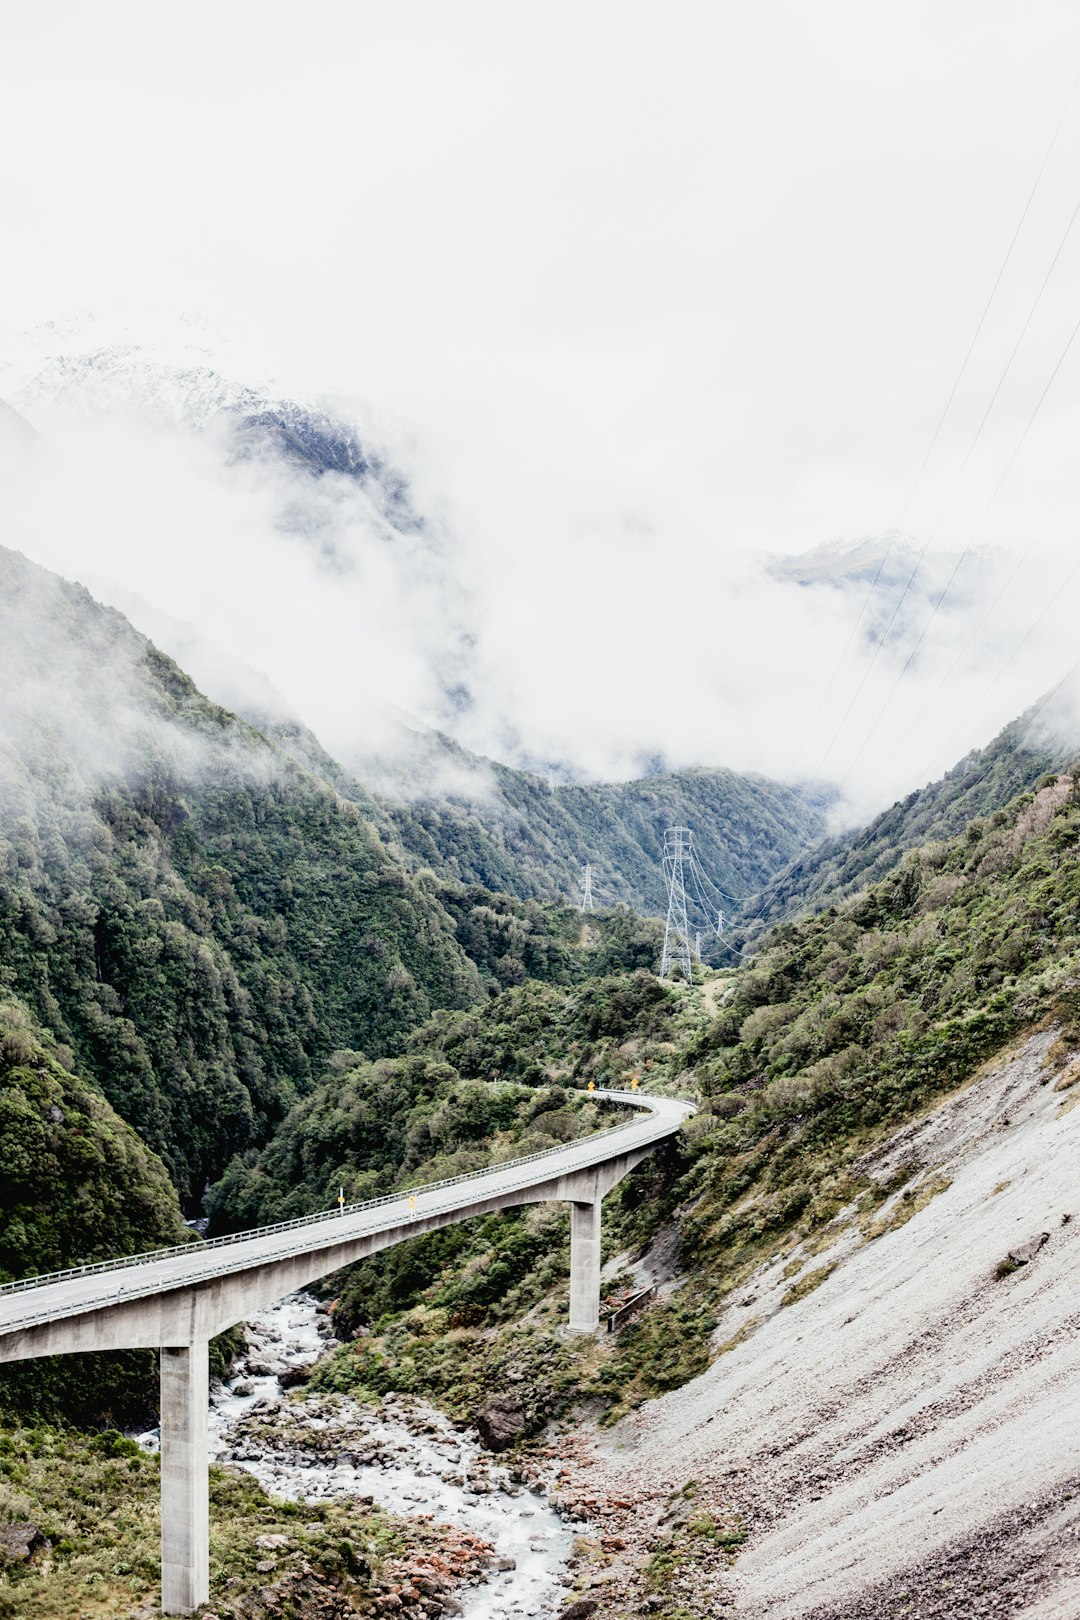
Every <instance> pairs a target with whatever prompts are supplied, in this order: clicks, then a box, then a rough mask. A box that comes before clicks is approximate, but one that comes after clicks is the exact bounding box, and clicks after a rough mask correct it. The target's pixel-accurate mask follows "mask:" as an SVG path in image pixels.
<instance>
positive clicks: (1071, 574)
mask: <svg viewBox="0 0 1080 1620" xmlns="http://www.w3.org/2000/svg"><path fill="white" fill-rule="evenodd" d="M1077 574H1080V560H1078V561H1077V562H1075V563H1073V565H1072V567H1071V568H1070V569H1069V571H1068V573H1067V574H1066V575H1065V578H1064V579H1063V580H1062V581H1061V584H1060V585H1059V586H1058V588H1057V590H1056V591H1054V593H1053V595H1052V596H1051V598H1050V600H1049V602H1047V604H1046V606H1045V607H1044V608H1043V610H1042V612H1041V613H1040V614H1039V616H1038V618H1037V619H1036V620H1035V621H1034V623H1033V624H1031V625H1029V626H1028V628H1027V630H1026V631H1025V632H1024V634H1023V635H1022V636H1021V638H1020V640H1019V641H1018V642H1017V644H1016V646H1015V647H1014V648H1013V650H1012V652H1011V653H1010V654H1009V656H1008V658H1006V660H1005V662H1004V663H1003V664H1002V666H1001V668H1000V669H999V670H998V672H997V674H996V675H995V676H994V678H993V680H992V681H991V682H990V684H989V686H987V687H986V689H985V690H984V691H983V693H982V695H981V696H980V697H979V698H978V699H977V700H976V701H975V702H974V703H973V704H972V705H971V707H970V708H969V709H968V711H967V713H966V714H965V715H964V718H963V719H962V720H961V722H960V724H959V725H958V726H957V727H956V729H955V730H954V731H953V732H952V734H951V735H950V736H949V737H948V738H947V739H946V740H945V742H943V743H942V744H941V746H940V747H939V748H938V749H937V751H936V753H935V754H934V756H933V759H932V760H931V761H930V765H931V769H932V768H933V765H934V762H935V761H936V760H937V758H938V756H939V755H941V754H943V753H944V752H945V750H946V749H947V748H948V747H949V746H950V745H951V743H952V741H953V739H954V738H955V737H956V736H957V735H958V734H959V733H960V732H961V731H962V730H963V729H964V727H965V726H966V724H967V722H968V720H969V719H970V718H971V716H972V715H973V714H974V713H975V711H976V710H977V709H980V708H981V707H982V705H983V704H984V703H985V702H986V700H987V698H988V697H989V696H990V693H991V692H992V691H993V690H994V687H995V686H996V685H997V683H998V681H1000V680H1001V678H1002V676H1003V675H1004V674H1005V671H1006V670H1007V669H1008V668H1009V665H1010V664H1011V663H1012V661H1013V659H1014V658H1016V657H1018V656H1019V654H1020V653H1021V652H1022V651H1023V649H1024V647H1025V646H1026V645H1027V643H1028V642H1029V641H1030V640H1031V638H1032V636H1033V635H1034V634H1035V632H1036V630H1037V629H1038V628H1039V626H1040V624H1041V623H1042V621H1043V620H1044V619H1045V618H1046V615H1047V614H1048V613H1049V612H1050V609H1051V608H1052V607H1053V606H1054V603H1055V602H1056V601H1057V600H1058V599H1059V597H1060V596H1061V595H1062V593H1063V592H1064V591H1065V590H1066V589H1067V587H1068V586H1069V585H1070V584H1071V583H1072V581H1073V580H1074V579H1075V578H1076V576H1077ZM1078 667H1080V664H1074V665H1073V669H1076V668H1078ZM1071 673H1072V671H1070V674H1071ZM1066 679H1068V677H1067V676H1066ZM1062 684H1063V682H1059V683H1058V686H1057V687H1055V688H1054V690H1055V692H1056V691H1058V690H1059V688H1060V686H1061V685H1062Z"/></svg>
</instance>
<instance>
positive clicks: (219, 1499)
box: [0, 1428, 444, 1620]
mask: <svg viewBox="0 0 1080 1620" xmlns="http://www.w3.org/2000/svg"><path fill="white" fill-rule="evenodd" d="M159 1489H160V1480H159V1470H158V1460H157V1458H156V1457H152V1456H148V1455H147V1454H146V1453H144V1452H142V1451H141V1450H140V1449H139V1447H138V1446H137V1445H136V1444H135V1443H134V1441H131V1440H127V1439H125V1438H124V1437H122V1436H121V1435H119V1434H116V1433H115V1432H106V1433H102V1434H99V1435H95V1436H87V1435H83V1434H79V1433H76V1432H75V1431H72V1430H62V1429H53V1428H36V1429H19V1428H16V1429H9V1430H8V1431H7V1432H6V1433H5V1434H4V1435H3V1436H2V1437H0V1520H5V1521H11V1520H15V1521H29V1522H31V1523H33V1524H35V1525H37V1526H38V1527H39V1528H40V1530H41V1531H42V1532H43V1533H44V1534H45V1535H46V1536H47V1537H48V1539H49V1541H50V1542H51V1547H50V1548H49V1549H48V1550H45V1551H40V1552H38V1553H36V1554H35V1555H34V1556H33V1558H32V1559H30V1560H29V1561H28V1562H26V1563H23V1564H5V1563H3V1562H0V1620H128V1617H131V1620H135V1617H136V1616H138V1617H146V1616H147V1615H149V1614H152V1613H154V1612H155V1611H156V1605H157V1604H158V1602H159V1594H160V1585H159V1556H160V1513H159V1502H158V1496H159ZM266 1536H279V1537H284V1538H286V1542H285V1544H284V1545H282V1546H280V1547H271V1548H269V1549H268V1548H267V1547H266V1546H260V1545H259V1541H260V1539H261V1538H265V1537H266ZM443 1542H444V1536H443V1533H442V1532H441V1530H440V1528H439V1527H438V1526H433V1525H431V1524H430V1523H423V1522H419V1521H403V1520H400V1519H394V1518H392V1517H390V1516H389V1515H386V1514H384V1513H382V1512H381V1511H380V1510H379V1509H378V1508H376V1507H374V1506H371V1505H367V1504H363V1503H357V1502H354V1501H348V1500H342V1501H339V1502H334V1503H326V1504H320V1505H319V1506H317V1507H314V1506H306V1505H302V1504H295V1503H289V1502H281V1501H277V1500H275V1499H273V1498H271V1497H269V1496H268V1495H267V1494H266V1493H265V1492H264V1491H263V1490H262V1489H261V1488H260V1487H259V1486H258V1484H257V1483H256V1482H255V1481H254V1480H253V1479H252V1478H251V1477H250V1476H249V1475H246V1474H244V1473H241V1472H239V1471H237V1470H232V1469H224V1468H212V1469H211V1471H210V1568H211V1603H210V1607H211V1608H212V1609H213V1611H214V1613H215V1614H217V1615H219V1616H221V1617H222V1620H226V1617H227V1616H229V1615H231V1614H234V1613H239V1612H243V1614H244V1615H245V1616H246V1615H248V1614H251V1615H255V1614H261V1613H262V1612H263V1609H262V1607H261V1606H260V1604H261V1601H262V1600H261V1599H260V1598H259V1594H260V1592H262V1591H263V1590H264V1589H266V1588H267V1587H268V1586H270V1585H272V1584H273V1583H274V1582H275V1581H277V1580H279V1579H280V1578H281V1577H285V1578H286V1581H285V1586H284V1588H283V1590H282V1598H281V1607H280V1608H279V1609H278V1610H277V1611H275V1612H276V1613H278V1615H279V1617H280V1616H288V1615H290V1614H293V1613H295V1614H296V1615H297V1616H298V1617H299V1616H303V1615H304V1614H305V1613H319V1614H322V1612H323V1609H322V1608H317V1607H314V1606H312V1607H310V1608H309V1609H307V1610H305V1608H304V1607H303V1603H304V1601H305V1600H304V1599H303V1598H302V1597H301V1598H300V1599H299V1603H300V1606H299V1607H295V1608H292V1607H290V1603H291V1602H293V1601H295V1600H294V1599H293V1598H291V1597H290V1596H289V1593H288V1584H289V1583H288V1579H287V1578H288V1575H289V1572H290V1570H292V1571H294V1572H296V1573H297V1574H300V1573H301V1572H304V1577H305V1586H306V1590H307V1592H308V1598H307V1599H306V1601H307V1602H308V1603H309V1604H312V1605H314V1604H315V1602H316V1601H317V1600H320V1601H324V1600H326V1599H327V1598H328V1597H329V1596H330V1595H331V1594H333V1595H334V1596H335V1597H336V1599H337V1600H338V1601H339V1603H340V1604H341V1605H343V1607H341V1609H340V1612H341V1613H342V1614H352V1613H356V1614H359V1615H363V1614H366V1613H368V1612H369V1609H370V1603H371V1601H372V1598H373V1587H374V1585H375V1583H377V1582H378V1581H379V1579H380V1577H381V1576H383V1575H385V1573H386V1571H387V1570H388V1569H393V1568H394V1567H395V1561H397V1560H402V1559H403V1558H405V1557H406V1556H408V1557H415V1556H416V1555H417V1554H421V1555H422V1554H423V1553H424V1550H425V1549H427V1550H429V1551H437V1550H438V1548H439V1547H440V1546H441V1545H442V1544H443ZM312 1593H314V1594H315V1596H314V1597H312V1595H311V1594H312ZM268 1612H269V1611H268ZM334 1612H335V1613H336V1612H339V1611H337V1610H335V1611H334Z"/></svg>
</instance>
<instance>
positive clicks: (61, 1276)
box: [0, 1091, 694, 1614]
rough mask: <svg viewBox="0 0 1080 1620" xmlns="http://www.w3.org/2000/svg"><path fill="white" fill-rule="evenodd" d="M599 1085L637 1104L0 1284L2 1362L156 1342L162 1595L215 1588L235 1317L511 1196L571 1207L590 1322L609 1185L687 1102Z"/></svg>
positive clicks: (686, 1110) (580, 1287)
mask: <svg viewBox="0 0 1080 1620" xmlns="http://www.w3.org/2000/svg"><path fill="white" fill-rule="evenodd" d="M594 1095H595V1096H597V1097H600V1098H606V1099H609V1100H611V1101H613V1102H620V1103H625V1104H627V1105H628V1106H629V1107H631V1108H635V1109H637V1110H639V1111H640V1114H643V1115H644V1116H645V1117H644V1118H642V1117H640V1115H639V1117H638V1118H637V1119H635V1120H634V1121H632V1122H631V1123H630V1124H628V1125H616V1126H614V1127H612V1129H611V1130H607V1131H600V1132H598V1133H597V1134H596V1135H595V1136H588V1137H585V1138H584V1140H582V1141H580V1142H572V1143H570V1144H569V1145H568V1146H566V1147H560V1148H551V1149H549V1150H548V1151H547V1152H545V1153H535V1154H531V1155H530V1156H529V1157H528V1158H524V1159H515V1160H513V1161H511V1163H509V1164H503V1165H498V1166H497V1167H496V1168H494V1169H491V1170H478V1171H475V1172H474V1173H473V1174H472V1175H468V1176H458V1177H456V1178H454V1179H453V1180H452V1181H444V1182H437V1183H436V1184H435V1185H433V1186H428V1187H417V1188H415V1189H414V1190H413V1191H412V1192H404V1193H395V1194H393V1195H391V1196H390V1197H387V1198H379V1199H375V1200H374V1201H373V1202H371V1203H367V1204H354V1205H351V1206H348V1207H346V1208H345V1209H343V1210H341V1211H340V1212H338V1213H333V1214H320V1215H313V1216H310V1217H308V1218H306V1219H304V1220H299V1221H288V1222H284V1223H282V1224H281V1225H278V1226H269V1227H262V1228H260V1229H259V1230H257V1231H254V1232H240V1233H238V1234H237V1235H236V1236H235V1237H232V1238H222V1239H216V1240H214V1241H213V1242H211V1243H205V1244H196V1243H193V1244H190V1245H187V1244H185V1245H183V1246H181V1247H180V1248H178V1249H164V1250H159V1251H157V1252H156V1253H153V1254H145V1255H135V1256H133V1257H131V1258H130V1259H127V1260H117V1261H109V1262H106V1263H104V1264H102V1265H96V1266H81V1267H76V1268H73V1269H72V1270H71V1271H68V1272H61V1273H57V1274H55V1275H53V1276H49V1277H38V1278H28V1279H27V1280H26V1281H25V1282H17V1283H8V1284H5V1285H4V1287H3V1288H0V1361H16V1360H20V1359H24V1358H26V1357H29V1356H40V1355H53V1354H64V1353H71V1352H75V1351H91V1350H98V1351H100V1350H119V1349H125V1348H132V1349H134V1348H138V1347H140V1346H141V1347H148V1348H155V1347H156V1348H157V1349H159V1350H160V1351H161V1598H162V1608H163V1609H164V1611H165V1613H166V1614H191V1613H192V1612H193V1611H194V1610H195V1609H197V1608H198V1607H199V1606H200V1604H202V1603H205V1602H206V1600H207V1598H208V1596H209V1591H210V1556H209V1547H210V1542H209V1476H208V1469H207V1449H206V1409H207V1398H206V1390H207V1383H208V1380H209V1365H208V1360H207V1351H208V1345H209V1341H210V1339H211V1338H212V1337H213V1335H214V1334H216V1333H220V1332H221V1331H222V1330H223V1329H224V1328H227V1327H230V1326H231V1325H232V1324H233V1323H236V1322H242V1321H245V1320H246V1319H247V1318H249V1317H251V1316H253V1315H254V1314H255V1312H256V1311H258V1310H261V1309H263V1308H264V1307H265V1306H266V1305H269V1304H272V1303H273V1302H274V1301H275V1300H278V1299H283V1298H284V1297H285V1296H286V1295H287V1294H291V1293H294V1292H295V1291H296V1290H297V1289H298V1288H302V1287H304V1286H305V1285H306V1284H307V1283H310V1282H312V1281H314V1280H315V1279H316V1278H318V1277H325V1276H328V1275H330V1274H331V1273H332V1272H335V1271H339V1270H341V1268H342V1267H343V1266H346V1265H350V1264H352V1263H353V1262H354V1261H356V1260H360V1259H363V1258H365V1257H366V1256H367V1255H370V1254H375V1253H376V1252H377V1251H378V1250H379V1249H385V1248H389V1247H390V1246H391V1245H392V1244H395V1243H401V1242H403V1241H404V1240H405V1239H407V1238H410V1237H416V1236H417V1235H419V1234H420V1233H422V1232H430V1231H434V1230H437V1229H438V1228H439V1227H442V1226H449V1225H450V1224H452V1223H454V1222H457V1221H463V1220H468V1219H469V1218H470V1216H473V1215H483V1214H487V1213H490V1212H491V1211H494V1210H499V1209H511V1208H514V1207H515V1206H517V1205H520V1204H529V1203H538V1202H540V1201H541V1200H545V1199H558V1200H562V1201H565V1202H567V1203H569V1205H570V1319H569V1328H570V1331H571V1332H574V1333H592V1332H594V1331H595V1329H596V1327H597V1325H598V1320H599V1304H600V1205H601V1200H602V1199H603V1197H604V1195H605V1193H607V1192H609V1191H610V1190H611V1188H612V1187H614V1186H615V1185H616V1183H617V1182H619V1181H620V1180H621V1179H622V1177H623V1176H624V1175H626V1173H627V1172H628V1171H629V1170H632V1169H633V1168H634V1166H635V1165H636V1164H639V1163H640V1162H641V1160H642V1159H643V1158H644V1157H645V1156H646V1155H647V1154H648V1153H649V1152H651V1150H652V1149H653V1148H654V1147H656V1145H657V1144H658V1143H659V1142H662V1141H664V1140H665V1138H666V1137H669V1136H673V1135H674V1134H675V1132H676V1131H677V1130H678V1129H679V1126H680V1125H681V1124H682V1123H683V1121H684V1120H685V1119H686V1118H687V1117H688V1116H689V1115H690V1114H692V1113H693V1112H694V1108H693V1105H692V1104H691V1103H686V1102H678V1101H676V1100H674V1099H673V1098H667V1097H642V1096H640V1095H639V1094H638V1093H636V1092H627V1091H599V1092H596V1093H594Z"/></svg>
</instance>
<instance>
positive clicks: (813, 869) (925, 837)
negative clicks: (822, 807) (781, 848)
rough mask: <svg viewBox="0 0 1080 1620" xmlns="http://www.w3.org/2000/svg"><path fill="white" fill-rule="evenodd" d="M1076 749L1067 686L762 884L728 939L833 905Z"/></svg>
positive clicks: (755, 934) (1079, 733)
mask: <svg viewBox="0 0 1080 1620" xmlns="http://www.w3.org/2000/svg"><path fill="white" fill-rule="evenodd" d="M1078 754H1080V720H1078V718H1077V693H1076V691H1075V689H1074V688H1073V687H1071V686H1069V687H1064V686H1063V687H1062V689H1061V690H1060V691H1058V692H1055V693H1054V694H1053V696H1052V700H1051V701H1046V700H1044V701H1043V702H1041V703H1039V704H1036V705H1034V707H1033V708H1031V709H1029V710H1028V711H1027V712H1026V713H1024V714H1022V715H1020V716H1019V717H1018V718H1017V719H1016V720H1013V721H1010V723H1009V724H1008V725H1007V726H1006V727H1005V728H1004V729H1003V730H1002V731H1001V732H1000V733H999V734H998V736H997V737H995V738H994V740H993V741H992V742H990V743H988V744H987V746H986V747H985V748H980V749H975V750H973V752H972V753H970V754H967V755H966V756H965V757H964V758H963V759H962V760H961V761H960V763H959V764H958V765H955V766H954V767H953V768H952V770H950V771H947V772H946V774H945V775H944V776H943V777H941V778H939V779H938V780H937V781H935V782H930V783H929V784H928V785H927V786H926V787H924V788H918V789H916V791H914V792H912V793H909V794H908V795H907V796H906V798H903V799H900V800H898V801H897V803H896V804H894V805H891V806H890V807H889V809H888V810H883V811H882V812H881V814H880V815H879V816H875V817H874V819H873V821H871V822H870V823H869V825H868V826H866V827H859V828H855V829H852V830H851V831H849V832H845V833H842V834H839V835H838V836H836V837H833V838H826V839H823V840H822V841H821V842H820V843H819V844H817V845H816V846H815V847H814V848H812V849H811V850H810V851H809V852H808V853H807V854H805V855H802V856H800V857H799V858H798V860H797V861H796V863H795V864H794V865H793V867H792V869H791V870H790V871H786V872H782V873H781V874H780V875H779V876H778V877H777V878H775V879H773V880H772V881H771V882H769V883H767V884H766V885H764V887H763V890H762V892H761V894H759V895H758V896H756V897H755V898H753V899H751V900H749V901H748V902H747V904H746V906H745V908H744V915H747V916H749V917H752V919H753V920H752V923H750V924H749V925H748V926H746V927H745V928H744V929H743V930H742V931H741V932H740V931H738V928H737V929H736V932H735V933H734V934H733V935H732V943H733V944H740V943H741V944H746V943H747V942H755V943H756V942H759V941H760V939H761V937H762V935H763V934H764V933H765V932H766V931H767V930H768V929H769V928H770V927H771V926H772V925H773V924H774V923H776V922H779V921H781V920H782V919H784V918H786V917H793V916H801V915H804V914H805V913H806V912H808V911H817V910H820V909H821V908H822V907H824V906H829V905H834V904H836V902H837V901H839V900H842V899H844V898H845V897H846V896H848V895H851V894H854V893H856V891H857V890H859V889H861V888H864V887H865V886H866V885H867V884H868V883H873V882H875V881H876V880H877V879H879V878H881V877H884V876H885V875H886V874H887V873H888V872H891V871H892V870H893V869H894V867H896V865H897V864H898V863H899V861H900V859H901V857H902V856H903V854H904V852H905V851H906V850H909V849H916V848H917V847H918V846H919V845H920V844H925V843H927V842H929V841H930V840H931V839H939V838H951V837H953V836H954V835H955V834H957V833H959V832H962V831H963V829H964V828H965V827H966V826H967V824H968V822H970V821H971V820H972V819H973V818H974V817H975V816H981V815H987V814H989V813H990V812H992V811H994V810H998V809H1000V808H1001V807H1002V806H1003V805H1006V804H1008V803H1009V801H1010V800H1011V799H1013V798H1014V797H1015V796H1016V794H1018V793H1023V792H1025V791H1028V790H1030V789H1031V788H1034V787H1035V785H1036V784H1037V782H1038V781H1039V779H1040V777H1042V776H1043V775H1044V774H1045V773H1046V772H1048V771H1057V770H1060V769H1062V767H1064V766H1066V765H1068V764H1069V763H1070V762H1071V761H1072V760H1073V759H1074V758H1075V757H1076V756H1077V755H1078Z"/></svg>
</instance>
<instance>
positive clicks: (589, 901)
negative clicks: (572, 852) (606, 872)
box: [581, 866, 596, 911]
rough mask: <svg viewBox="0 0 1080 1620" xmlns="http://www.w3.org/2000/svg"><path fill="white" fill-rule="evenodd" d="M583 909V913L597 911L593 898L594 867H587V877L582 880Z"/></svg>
mask: <svg viewBox="0 0 1080 1620" xmlns="http://www.w3.org/2000/svg"><path fill="white" fill-rule="evenodd" d="M581 909H582V911H595V910H596V906H595V905H594V904H593V897H592V867H591V866H586V868H585V875H584V877H583V878H582V880H581Z"/></svg>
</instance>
